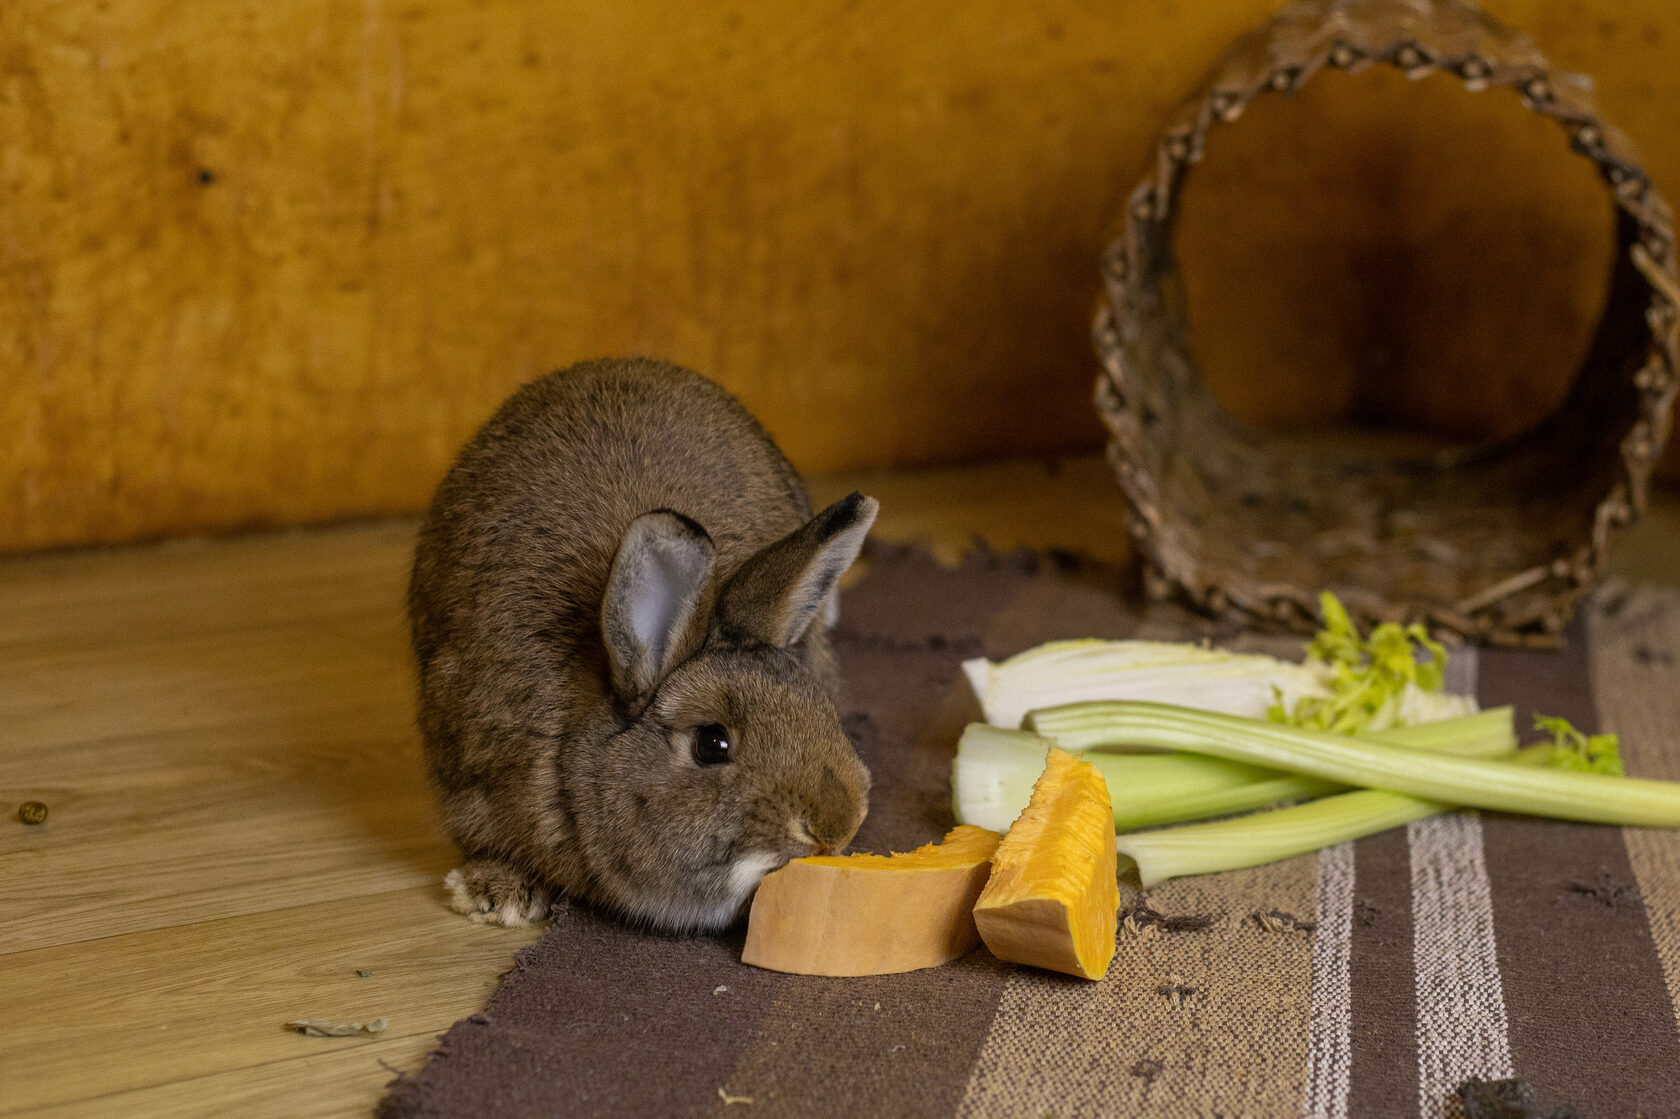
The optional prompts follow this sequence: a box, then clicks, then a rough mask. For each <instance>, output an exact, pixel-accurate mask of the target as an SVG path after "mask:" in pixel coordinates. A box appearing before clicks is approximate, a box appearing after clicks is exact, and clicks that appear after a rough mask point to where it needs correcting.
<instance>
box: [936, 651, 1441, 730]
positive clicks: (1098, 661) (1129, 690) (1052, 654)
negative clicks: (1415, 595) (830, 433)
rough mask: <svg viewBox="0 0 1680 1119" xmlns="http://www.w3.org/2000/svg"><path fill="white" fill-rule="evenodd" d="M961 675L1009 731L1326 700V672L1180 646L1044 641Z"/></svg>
mask: <svg viewBox="0 0 1680 1119" xmlns="http://www.w3.org/2000/svg"><path fill="white" fill-rule="evenodd" d="M963 672H964V673H965V674H966V675H967V677H968V681H969V684H970V686H971V687H972V688H973V689H974V695H975V697H976V698H977V699H978V700H979V701H980V707H981V711H982V713H983V714H984V715H985V719H986V721H987V722H988V723H991V724H992V725H993V726H999V727H1011V728H1013V727H1019V726H1020V725H1021V717H1022V716H1023V715H1025V714H1026V713H1027V711H1028V710H1030V709H1031V708H1034V707H1050V706H1053V705H1055V704H1059V703H1073V702H1076V701H1079V700H1090V699H1153V700H1168V701H1171V702H1173V703H1178V704H1183V705H1184V706H1186V707H1199V708H1203V709H1205V710H1210V711H1227V712H1230V713H1231V714H1234V715H1254V716H1260V715H1263V714H1265V713H1266V710H1267V708H1268V707H1270V706H1271V705H1272V704H1273V703H1274V702H1283V703H1286V704H1289V705H1291V707H1293V705H1294V704H1296V703H1298V702H1299V701H1300V700H1302V699H1304V698H1307V697H1320V698H1328V697H1330V696H1331V695H1332V692H1331V688H1330V685H1331V673H1330V670H1329V669H1328V667H1326V666H1323V665H1316V666H1306V665H1300V664H1294V663H1292V662H1290V661H1282V660H1278V659H1277V658H1276V657H1268V656H1263V655H1260V654H1254V653H1232V652H1228V651H1226V650H1224V649H1213V648H1208V647H1205V646H1201V645H1192V644H1189V643H1187V642H1180V641H1102V640H1097V639H1094V638H1092V639H1086V640H1079V641H1051V642H1048V643H1046V644H1043V645H1038V646H1034V647H1033V648H1031V649H1028V650H1026V651H1024V652H1021V653H1017V654H1015V655H1014V656H1012V657H1010V658H1009V659H1008V660H1004V661H998V662H993V661H989V660H986V659H985V658H983V657H978V658H975V659H973V660H968V661H964V662H963ZM1472 709H1473V708H1472Z"/></svg>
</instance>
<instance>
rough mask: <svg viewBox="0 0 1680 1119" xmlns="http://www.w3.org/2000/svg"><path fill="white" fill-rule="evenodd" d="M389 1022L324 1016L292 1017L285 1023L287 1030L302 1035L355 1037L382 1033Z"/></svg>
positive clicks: (383, 1019)
mask: <svg viewBox="0 0 1680 1119" xmlns="http://www.w3.org/2000/svg"><path fill="white" fill-rule="evenodd" d="M390 1024H391V1022H390V1020H389V1019H387V1018H375V1019H374V1020H373V1021H371V1022H348V1023H346V1022H330V1021H328V1020H327V1019H325V1018H294V1019H293V1020H292V1021H290V1022H287V1023H286V1028H287V1029H288V1030H295V1031H297V1032H298V1033H300V1034H302V1035H303V1036H304V1037H355V1036H356V1035H358V1034H366V1035H368V1036H370V1037H371V1036H373V1035H374V1034H379V1033H384V1032H385V1027H386V1026H389V1025H390Z"/></svg>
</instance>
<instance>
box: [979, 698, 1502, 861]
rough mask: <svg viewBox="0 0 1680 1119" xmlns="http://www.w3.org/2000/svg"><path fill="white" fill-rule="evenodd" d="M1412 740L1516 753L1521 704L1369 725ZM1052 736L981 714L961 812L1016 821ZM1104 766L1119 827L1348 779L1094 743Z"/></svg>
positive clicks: (1253, 803) (1458, 750)
mask: <svg viewBox="0 0 1680 1119" xmlns="http://www.w3.org/2000/svg"><path fill="white" fill-rule="evenodd" d="M1368 737H1370V738H1372V739H1373V740H1377V741H1384V742H1390V743H1392V744H1394V745H1398V746H1405V747H1407V748H1408V749H1419V750H1433V751H1438V752H1441V753H1453V754H1459V755H1466V756H1468V755H1479V756H1487V755H1490V754H1497V753H1509V752H1510V750H1511V748H1512V745H1513V742H1514V739H1513V737H1512V734H1511V709H1510V708H1508V707H1500V708H1495V709H1493V710H1491V711H1483V712H1479V713H1478V714H1475V715H1470V716H1466V717H1464V718H1459V719H1449V720H1446V721H1445V722H1440V723H1430V724H1426V725H1421V726H1415V727H1393V728H1390V729H1389V730H1386V731H1382V732H1379V733H1375V734H1372V735H1369V736H1368ZM1049 747H1050V742H1049V740H1047V739H1045V738H1041V737H1039V736H1038V735H1035V734H1033V733H1031V732H1029V731H1019V730H1003V729H1000V728H998V727H993V726H988V725H986V724H984V723H972V724H970V725H969V726H968V727H966V728H965V729H964V730H963V734H962V738H961V740H960V741H959V742H958V743H957V757H956V761H955V762H954V763H953V765H952V773H951V790H952V795H953V799H954V801H955V807H956V815H957V822H958V823H963V824H974V825H976V826H978V827H983V828H990V829H992V830H993V831H1006V830H1008V828H1009V825H1010V824H1012V823H1014V822H1015V818H1016V817H1017V816H1019V815H1020V814H1021V810H1022V809H1024V808H1025V807H1026V806H1027V802H1028V801H1029V800H1030V799H1031V798H1032V789H1033V783H1034V782H1036V781H1037V780H1038V776H1039V774H1040V773H1042V772H1043V770H1044V755H1045V752H1046V751H1047V750H1048V749H1049ZM1084 756H1085V760H1086V761H1089V762H1091V763H1092V764H1093V765H1095V766H1096V767H1097V769H1098V770H1099V771H1101V773H1102V775H1103V780H1104V781H1105V782H1106V783H1107V785H1108V792H1109V799H1110V800H1111V801H1112V802H1113V804H1114V827H1115V830H1117V831H1129V830H1131V829H1133V828H1147V827H1157V826H1159V825H1162V824H1173V823H1179V822H1181V821H1184V820H1203V819H1207V818H1209V817H1213V816H1230V815H1235V814H1237V813H1239V812H1250V811H1253V810H1254V809H1256V808H1265V807H1267V806H1269V805H1274V804H1287V803H1289V802H1291V801H1297V800H1307V799H1309V798H1311V797H1318V796H1324V795H1325V794H1327V793H1333V792H1335V791H1337V790H1338V789H1341V788H1343V787H1344V786H1342V785H1339V784H1336V783H1334V782H1330V781H1323V780H1319V779H1316V778H1312V777H1301V776H1297V775H1293V774H1288V773H1280V772H1278V771H1277V770H1274V769H1265V768H1262V767H1259V766H1254V765H1248V764H1244V763H1242V762H1233V761H1225V760H1223V759H1220V758H1210V757H1207V756H1205V755H1198V754H1186V753H1153V754H1112V753H1104V752H1101V751H1091V752H1089V753H1086V754H1085V755H1084Z"/></svg>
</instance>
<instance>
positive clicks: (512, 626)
mask: <svg viewBox="0 0 1680 1119" xmlns="http://www.w3.org/2000/svg"><path fill="white" fill-rule="evenodd" d="M874 512H875V504H874V502H873V501H871V500H869V499H867V498H862V497H859V496H858V495H855V494H854V495H852V496H851V497H850V498H847V499H845V500H843V501H841V502H837V503H836V504H835V505H834V506H831V507H830V508H829V509H828V510H825V511H824V512H823V513H822V514H820V515H819V516H818V517H816V518H814V519H813V518H812V517H811V511H810V506H809V502H808V500H807V498H806V496H805V492H804V489H803V488H802V486H801V485H800V482H799V479H798V477H797V475H795V473H794V472H793V470H792V468H791V467H790V466H789V465H788V463H787V460H786V459H785V458H784V457H783V456H782V454H781V452H780V451H779V450H777V448H776V447H775V445H774V444H773V443H772V442H771V440H770V439H769V437H768V436H767V435H766V434H765V432H764V431H763V429H762V428H761V427H760V426H759V425H758V423H757V422H756V421H755V420H754V419H753V418H752V417H751V416H750V415H749V414H748V413H747V411H746V410H745V409H744V408H742V407H741V405H740V404H739V402H737V401H736V400H735V399H734V397H732V396H730V395H729V393H727V392H726V391H724V390H723V389H722V388H720V387H718V386H717V385H715V384H713V383H712V382H710V381H708V380H706V379H704V378H702V377H700V376H699V375H697V374H694V373H690V372H687V371H685V370H682V369H679V368H677V367H675V366H671V365H668V364H665V363H662V362H655V361H648V360H613V361H598V362H587V363H584V364H581V365H578V366H574V367H572V368H571V369H568V370H564V371H562V372H559V373H555V374H551V375H550V376H548V377H545V378H543V379H541V380H538V381H535V382H533V383H531V384H529V385H527V386H525V387H524V388H523V389H521V390H520V391H519V392H517V393H516V394H515V395H514V396H513V397H512V398H511V399H510V400H508V401H507V403H506V404H504V405H503V406H502V408H501V409H500V411H498V412H497V413H496V415H495V416H494V417H492V418H491V420H490V421H489V422H488V423H487V424H486V425H485V426H484V428H483V429H482V430H480V431H479V433H478V435H477V436H476V437H475V438H474V439H473V440H472V441H471V442H470V443H469V444H468V445H467V447H466V449H465V450H464V451H463V452H462V453H461V456H460V458H459V459H458V460H457V462H456V463H455V466H454V468H453V469H452V470H451V471H450V472H449V475H448V476H447V477H446V478H445V479H444V481H443V483H442V484H441V485H440V486H439V488H438V491H437V495H436V498H435V499H434V502H433V504H432V508H431V512H430V514H429V516H428V517H427V519H426V523H425V525H424V527H423V528H422V530H421V533H420V538H419V543H418V545H417V548H416V552H415V560H414V570H413V575H412V578H411V581H410V584H409V596H408V605H409V619H410V624H411V631H412V636H413V640H414V649H415V654H416V657H417V659H418V662H419V670H420V728H421V733H422V736H423V738H424V742H425V756H426V761H427V766H428V769H429V770H430V773H431V777H432V781H433V784H434V786H435V788H436V791H437V794H438V799H439V804H440V807H441V811H442V816H443V820H444V823H445V826H446V827H447V829H448V830H449V833H450V834H451V836H453V838H454V839H455V841H456V843H457V844H458V845H459V846H460V848H461V851H462V853H463V854H464V855H465V856H466V858H467V859H468V862H467V864H466V865H465V866H464V867H463V868H462V869H460V870H458V871H456V872H454V873H452V874H451V875H450V887H451V890H452V892H453V894H454V899H455V903H456V906H457V908H459V909H461V910H462V911H463V912H470V913H473V914H475V915H478V916H479V917H480V918H481V919H486V920H494V921H499V922H501V923H507V924H514V923H522V922H523V921H526V920H530V919H532V918H535V917H537V916H540V915H541V914H542V913H543V912H545V911H546V909H547V905H548V903H549V901H550V900H551V898H552V896H553V895H554V893H555V892H556V891H563V892H565V893H567V894H569V895H571V896H574V897H577V898H580V899H583V900H587V901H591V902H595V903H598V904H602V905H604V906H607V907H609V908H612V909H615V910H617V911H619V912H621V913H623V914H625V915H627V916H630V917H632V918H634V919H639V920H643V921H646V922H648V923H651V924H655V925H659V926H663V927H674V928H682V927H687V928H702V927H715V926H718V925H721V924H725V923H728V922H729V921H731V920H733V919H734V917H735V916H736V915H737V914H738V913H739V912H740V910H741V907H742V904H743V902H744V900H745V899H746V898H747V897H748V896H750V893H751V891H752V889H753V888H754V887H755V886H756V884H757V882H758V879H759V878H760V877H761V876H762V875H763V874H764V873H765V872H766V871H767V870H769V869H771V868H773V867H774V866H777V865H780V864H781V863H782V862H784V861H786V860H787V859H788V858H791V857H796V856H798V855H801V854H808V853H811V852H812V851H815V850H818V849H823V850H838V849H840V848H841V847H843V846H844V845H845V843H846V842H847V841H848V840H849V839H850V838H851V836H852V835H853V834H854V833H855V831H856V829H857V826H858V824H859V823H860V822H861V820H862V818H863V814H864V811H865V805H866V793H867V788H868V774H867V772H866V771H865V770H864V768H863V765H862V764H861V763H860V762H859V760H858V758H857V756H856V754H855V753H854V751H853V750H852V748H851V745H850V743H849V742H848V741H847V739H846V736H845V733H844V731H843V730H842V729H841V727H840V722H839V719H838V716H837V715H836V712H835V709H834V702H833V701H834V694H835V688H836V682H835V671H834V658H833V655H832V653H831V651H830V648H829V644H828V637H827V620H828V619H827V617H826V616H825V615H826V614H827V613H828V611H829V610H830V609H831V608H832V598H833V595H834V593H835V592H834V590H833V588H834V582H835V580H836V579H838V577H839V575H840V574H841V572H842V571H843V570H844V568H845V566H846V565H847V564H849V563H850V562H851V560H852V558H853V557H854V556H855V555H856V550H857V547H858V546H859V545H860V544H861V542H862V537H863V534H864V533H865V532H866V531H867V530H868V527H869V523H870V522H871V521H872V520H873V518H874ZM708 723H718V724H722V725H723V726H724V727H726V728H727V729H728V732H729V734H728V738H729V754H730V759H731V760H730V761H728V762H727V763H725V764H718V765H700V764H698V763H697V761H696V759H695V756H694V755H693V753H692V751H691V749H690V747H691V744H692V742H693V739H694V735H695V729H694V728H696V727H697V726H700V725H703V724H708Z"/></svg>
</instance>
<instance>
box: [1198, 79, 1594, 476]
mask: <svg viewBox="0 0 1680 1119" xmlns="http://www.w3.org/2000/svg"><path fill="white" fill-rule="evenodd" d="M1617 248H1618V246H1617V237H1616V228H1615V217H1614V206H1613V203H1612V200H1611V199H1610V197H1609V195H1608V193H1607V192H1606V190H1605V187H1604V184H1603V182H1602V180H1601V178H1600V176H1599V173H1598V169H1597V168H1596V167H1595V166H1594V165H1593V164H1592V162H1591V161H1590V160H1587V159H1584V158H1582V157H1581V156H1579V155H1577V154H1575V153H1574V152H1572V151H1571V150H1570V148H1569V144H1568V138H1567V135H1566V134H1565V133H1564V131H1563V130H1562V129H1561V128H1559V127H1558V125H1557V123H1556V122H1554V121H1550V120H1547V119H1545V118H1544V117H1541V116H1539V115H1537V114H1534V113H1531V112H1527V111H1525V110H1524V108H1523V107H1522V105H1521V104H1520V100H1519V98H1518V96H1517V94H1516V93H1515V92H1514V91H1512V90H1509V89H1494V90H1489V91H1485V92H1481V93H1472V92H1470V91H1469V90H1466V89H1465V88H1464V86H1463V83H1462V82H1461V81H1459V80H1458V79H1456V78H1455V77H1453V76H1452V75H1448V74H1440V73H1436V74H1432V75H1430V76H1428V77H1426V78H1424V79H1422V80H1419V81H1410V80H1408V79H1407V77H1406V76H1405V75H1404V74H1403V73H1402V72H1401V71H1399V70H1396V69H1394V68H1392V67H1387V66H1381V67H1374V68H1372V69H1369V70H1365V71H1362V72H1359V73H1352V74H1350V73H1347V72H1344V71H1337V70H1326V71H1323V72H1321V73H1319V74H1317V75H1315V76H1314V77H1313V79H1312V80H1311V81H1309V82H1307V83H1306V84H1305V85H1304V86H1303V87H1302V88H1301V89H1300V91H1299V93H1298V94H1297V95H1296V96H1295V97H1293V98H1285V97H1282V96H1279V95H1275V94H1262V95H1261V96H1259V97H1257V98H1256V99H1255V100H1254V101H1253V102H1252V103H1251V104H1250V105H1249V106H1248V107H1247V109H1246V111H1245V112H1244V114H1243V116H1242V117H1241V118H1240V119H1239V120H1237V121H1236V122H1234V123H1232V124H1228V125H1215V126H1214V127H1213V128H1212V129H1210V131H1209V133H1208V136H1207V140H1206V145H1205V149H1204V153H1203V158H1202V159H1201V161H1200V162H1199V163H1197V164H1196V165H1194V166H1193V167H1192V168H1191V169H1190V171H1189V174H1188V175H1187V176H1186V177H1185V180H1184V183H1183V185H1182V188H1181V191H1180V193H1179V196H1178V206H1177V217H1176V228H1175V232H1174V251H1175V256H1176V259H1177V262H1178V265H1179V267H1178V269H1177V276H1176V284H1177V287H1178V290H1177V292H1176V293H1175V294H1176V295H1177V297H1178V298H1179V299H1180V300H1181V301H1182V302H1181V308H1182V313H1183V315H1184V319H1185V322H1186V323H1187V331H1188V337H1187V343H1188V345H1189V348H1190V352H1191V356H1192V359H1193V361H1194V363H1195V365H1196V366H1197V367H1198V369H1199V371H1200V375H1201V379H1202V381H1203V382H1204V383H1205V385H1206V387H1207V389H1208V391H1209V392H1211V394H1212V396H1213V398H1214V400H1215V401H1217V402H1218V404H1219V405H1220V406H1221V407H1222V408H1223V409H1224V410H1225V411H1226V412H1227V413H1229V415H1230V416H1231V417H1232V418H1233V419H1234V420H1235V421H1236V422H1237V423H1239V424H1241V425H1244V426H1246V427H1247V428H1249V429H1251V430H1253V431H1255V432H1256V433H1273V434H1275V435H1277V436H1280V437H1282V438H1284V439H1286V440H1287V441H1289V442H1294V441H1295V437H1302V436H1309V437H1310V439H1309V442H1313V441H1316V442H1317V443H1319V444H1320V445H1323V446H1326V447H1329V448H1332V449H1334V448H1341V449H1342V450H1345V451H1350V452H1351V451H1357V452H1358V453H1360V454H1362V455H1365V456H1371V457H1377V458H1392V457H1395V456H1410V455H1414V454H1415V453H1417V452H1419V451H1434V450H1439V449H1441V448H1443V447H1447V446H1453V445H1463V444H1476V443H1480V442H1484V441H1489V440H1499V439H1505V438H1509V437H1511V436H1515V435H1518V434H1520V433H1522V432H1524V431H1528V430H1531V429H1533V428H1535V427H1536V426H1538V425H1539V424H1540V423H1541V422H1542V421H1544V420H1545V419H1546V418H1547V417H1548V416H1550V415H1553V414H1555V413H1556V412H1557V411H1558V410H1559V409H1560V407H1562V406H1563V404H1564V402H1565V401H1566V400H1567V399H1568V398H1569V394H1570V390H1571V387H1572V386H1573V385H1574V384H1575V383H1576V382H1577V378H1578V373H1579V371H1580V370H1581V367H1582V365H1583V362H1584V361H1585V359H1586V357H1587V355H1588V351H1589V349H1590V348H1591V345H1592V340H1593V336H1594V332H1595V329H1596V328H1597V327H1598V324H1599V322H1600V320H1601V318H1602V316H1603V314H1604V311H1605V306H1606V296H1607V292H1608V288H1609V279H1610V276H1611V268H1612V264H1613V261H1614V258H1615V256H1616V253H1617Z"/></svg>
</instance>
